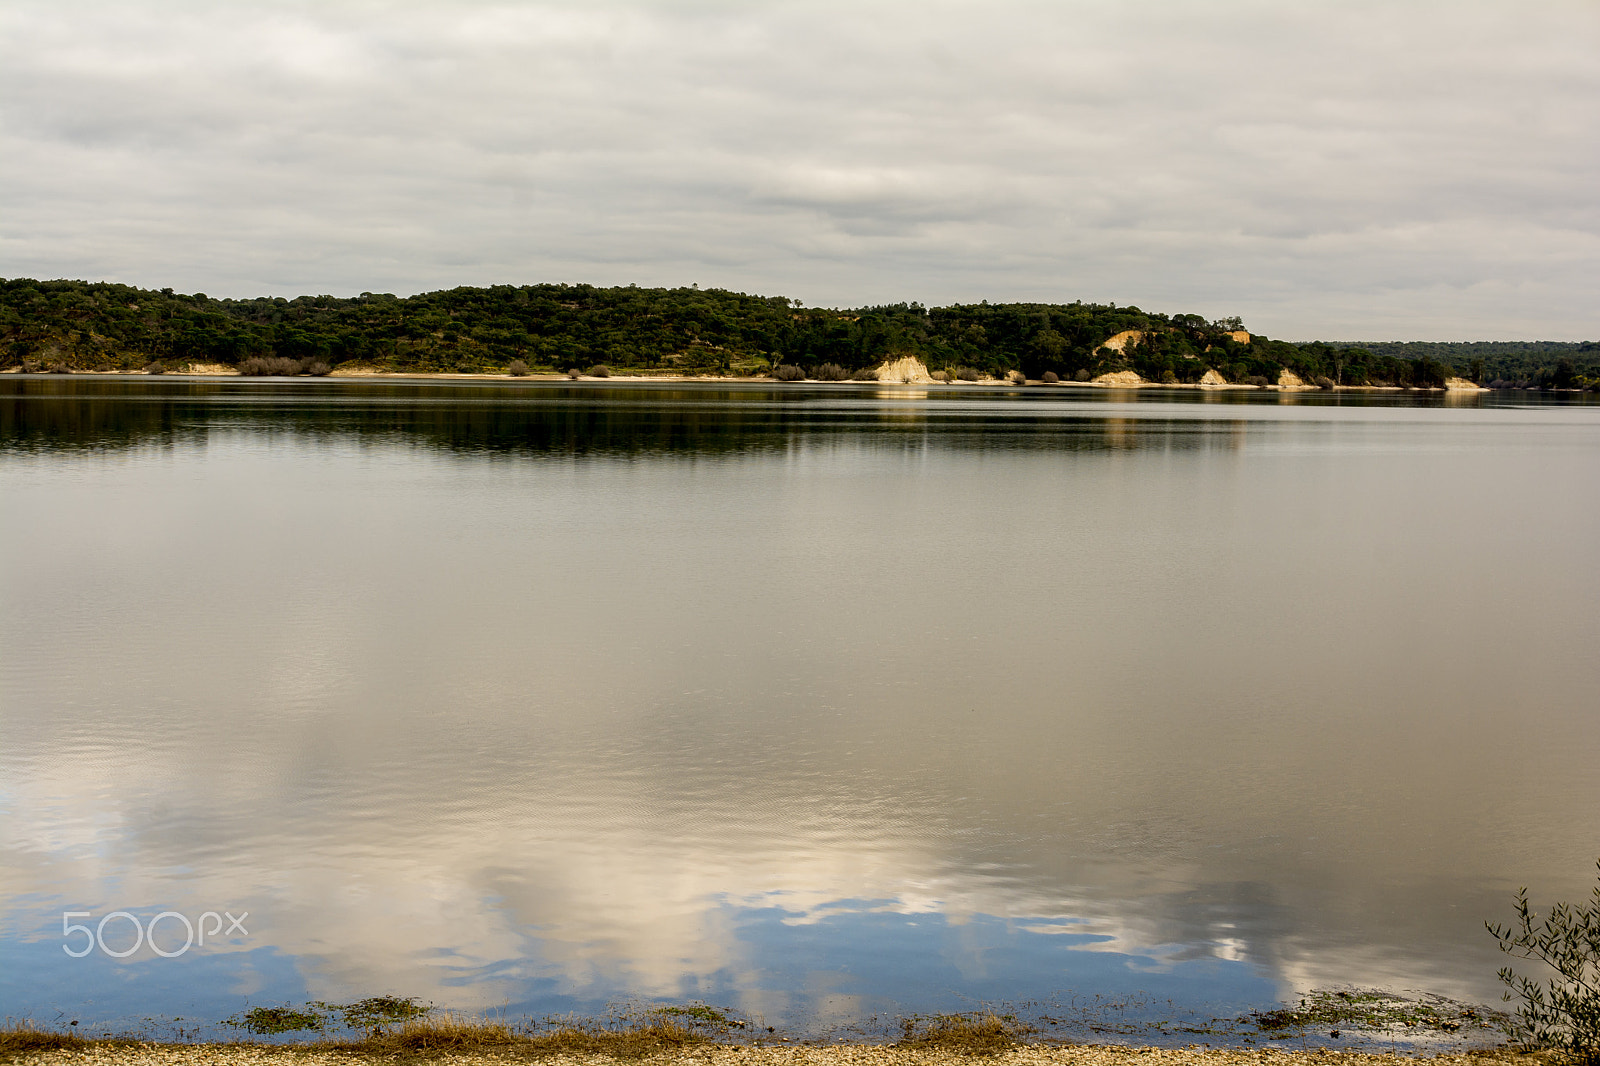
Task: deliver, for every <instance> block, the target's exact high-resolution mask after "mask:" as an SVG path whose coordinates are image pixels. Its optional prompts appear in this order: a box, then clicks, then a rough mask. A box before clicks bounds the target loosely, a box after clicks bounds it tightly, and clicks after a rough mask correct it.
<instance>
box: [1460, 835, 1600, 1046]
mask: <svg viewBox="0 0 1600 1066" xmlns="http://www.w3.org/2000/svg"><path fill="white" fill-rule="evenodd" d="M1595 867H1596V869H1597V870H1600V860H1596V862H1595ZM1516 912H1517V920H1516V924H1515V925H1509V926H1502V925H1500V924H1499V923H1497V922H1485V923H1484V926H1485V927H1486V928H1488V930H1489V935H1491V936H1493V937H1494V938H1495V940H1496V941H1498V942H1499V944H1500V950H1501V951H1503V952H1505V953H1506V954H1508V955H1514V956H1516V957H1517V958H1519V959H1528V960H1530V961H1533V962H1536V963H1540V964H1542V966H1543V967H1548V970H1549V971H1554V973H1555V976H1554V977H1551V978H1549V979H1548V980H1547V981H1545V982H1543V983H1541V982H1539V981H1535V980H1534V979H1533V978H1531V977H1524V976H1522V975H1521V974H1518V973H1516V972H1515V971H1514V970H1512V969H1511V967H1509V966H1505V967H1502V968H1501V970H1500V975H1499V976H1500V980H1501V982H1503V983H1504V984H1505V986H1506V988H1507V991H1506V993H1505V996H1504V997H1503V998H1504V999H1505V1000H1506V1001H1507V1002H1510V1000H1511V997H1512V993H1516V995H1517V997H1518V998H1519V999H1521V1000H1522V1005H1521V1006H1520V1007H1518V1008H1517V1012H1516V1014H1515V1015H1513V1016H1512V1017H1511V1019H1510V1020H1509V1021H1508V1023H1507V1025H1506V1033H1507V1035H1509V1036H1511V1037H1512V1038H1513V1039H1515V1040H1521V1041H1523V1042H1524V1043H1529V1044H1533V1045H1536V1046H1540V1047H1553V1048H1559V1049H1560V1050H1562V1051H1564V1052H1565V1053H1566V1054H1567V1055H1569V1056H1570V1057H1572V1058H1573V1059H1574V1060H1576V1061H1578V1062H1580V1063H1585V1064H1588V1066H1594V1064H1600V884H1597V885H1596V886H1595V888H1594V904H1593V905H1592V906H1587V907H1585V906H1576V907H1575V906H1571V905H1569V904H1566V903H1557V904H1555V905H1554V906H1552V907H1551V908H1550V913H1549V914H1547V915H1546V916H1545V918H1544V921H1543V922H1541V921H1539V916H1538V915H1537V914H1535V913H1534V912H1533V910H1532V909H1531V908H1530V907H1529V906H1528V890H1527V889H1526V888H1522V889H1518V890H1517V901H1516ZM1547 972H1548V971H1547Z"/></svg>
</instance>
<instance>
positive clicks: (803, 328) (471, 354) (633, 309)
mask: <svg viewBox="0 0 1600 1066" xmlns="http://www.w3.org/2000/svg"><path fill="white" fill-rule="evenodd" d="M1119 335H1120V336H1119ZM1113 338H1117V339H1118V340H1117V342H1115V343H1114V344H1113V345H1111V346H1107V344H1106V342H1107V341H1108V340H1112V339H1113ZM1116 343H1120V344H1121V347H1120V348H1118V347H1116ZM1502 348H1503V349H1505V350H1504V351H1502V350H1500V349H1502ZM905 355H914V356H916V357H917V358H919V359H921V360H922V361H923V362H924V363H926V364H927V365H928V366H929V367H931V368H934V369H949V370H951V371H955V370H957V369H960V368H969V369H971V370H975V371H977V372H979V373H987V374H993V375H996V376H998V375H1002V374H1004V373H1006V372H1008V371H1012V370H1016V371H1021V372H1022V373H1024V374H1026V375H1027V376H1028V377H1033V378H1037V377H1041V376H1043V375H1044V374H1045V373H1046V372H1053V373H1055V374H1057V375H1059V376H1060V377H1063V378H1069V377H1077V378H1079V379H1084V378H1087V377H1091V376H1095V375H1098V374H1102V373H1106V372H1110V371H1117V370H1133V371H1136V372H1137V373H1138V374H1139V375H1140V376H1141V377H1143V378H1145V379H1146V380H1150V381H1176V382H1193V381H1198V380H1199V379H1200V378H1201V376H1202V375H1204V374H1205V373H1206V371H1207V370H1215V371H1216V372H1217V373H1219V374H1221V375H1222V376H1223V377H1225V378H1226V379H1227V380H1229V381H1250V380H1257V381H1262V380H1269V381H1276V380H1277V375H1278V373H1279V371H1280V370H1283V369H1288V370H1291V371H1293V372H1294V373H1296V374H1298V375H1299V376H1300V377H1301V378H1303V379H1305V380H1306V381H1308V382H1315V381H1318V380H1319V379H1320V380H1323V381H1326V382H1328V383H1334V382H1337V383H1340V384H1346V385H1361V384H1392V385H1402V386H1418V387H1427V386H1437V385H1439V384H1442V383H1443V381H1444V379H1445V378H1446V377H1447V376H1451V375H1457V374H1459V375H1461V376H1470V377H1473V378H1474V379H1476V380H1480V381H1484V382H1487V381H1488V380H1489V379H1490V378H1491V377H1502V378H1508V379H1509V378H1511V377H1515V378H1516V380H1519V381H1522V380H1526V381H1530V382H1531V381H1534V380H1535V379H1536V378H1538V377H1539V375H1541V374H1543V375H1544V377H1543V380H1544V381H1545V382H1547V383H1555V382H1557V381H1559V382H1562V383H1565V384H1567V385H1569V386H1578V387H1581V386H1586V385H1591V386H1592V385H1600V349H1597V346H1596V345H1594V344H1585V345H1578V344H1566V345H1563V344H1559V343H1556V342H1532V343H1527V344H1522V345H1520V346H1518V345H1510V346H1507V345H1499V346H1496V345H1493V344H1477V345H1438V344H1404V343H1396V344H1383V345H1365V346H1363V345H1358V344H1328V343H1322V342H1314V343H1309V344H1291V343H1288V342H1285V341H1277V340H1270V339H1268V338H1266V337H1262V336H1259V335H1250V334H1248V333H1247V332H1245V331H1244V327H1243V324H1242V323H1241V322H1240V321H1239V320H1238V319H1237V318H1230V319H1220V320H1214V321H1208V320H1206V319H1204V318H1203V317H1201V316H1199V315H1193V314H1177V315H1166V314H1161V313H1158V312H1152V311H1145V310H1141V309H1140V308H1138V307H1119V306H1117V305H1115V304H1086V303H1082V302H1074V303H1070V304H1045V303H1003V304H1002V303H997V304H991V303H988V302H983V303H977V304H955V305H951V306H948V307H931V308H930V307H923V306H922V305H921V304H917V303H908V304H893V305H889V306H881V307H861V308H855V309H849V310H835V309H824V308H808V307H803V306H801V305H800V304H799V303H797V302H796V301H792V300H789V299H787V298H785V297H782V296H752V295H747V294H744V293H736V292H730V291H727V290H724V289H699V288H694V287H690V288H678V289H646V288H638V287H636V286H632V285H630V286H627V287H617V288H599V287H596V286H592V285H553V284H547V285H521V286H517V285H494V286H490V287H487V288H471V287H461V288H455V289H447V290H443V291H440V292H430V293H422V294H420V295H417V296H410V297H396V296H392V295H389V294H384V293H362V294H361V295H360V296H355V297H349V298H339V297H333V296H301V297H297V298H295V299H292V300H290V299H284V298H282V297H259V298H256V299H248V300H232V299H213V298H211V297H209V296H207V295H205V294H204V293H193V294H187V295H186V294H183V293H176V292H173V291H172V290H171V289H162V290H160V291H153V290H148V289H138V288H132V287H130V286H126V285H116V284H111V283H106V282H86V281H36V280H32V279H27V278H14V279H10V280H0V369H11V368H25V369H32V370H45V369H61V370H114V369H123V370H134V369H140V368H143V367H145V366H146V365H148V364H151V363H155V364H158V365H160V366H162V367H166V368H171V369H178V368H179V367H181V366H182V365H185V364H188V363H194V362H203V363H223V364H229V365H233V366H240V365H249V364H250V363H251V361H252V360H256V361H258V365H266V364H259V361H261V360H292V361H294V362H295V364H296V365H297V366H299V367H302V368H305V367H316V368H317V369H318V370H321V369H322V368H323V367H327V368H333V367H338V366H340V365H344V364H354V365H361V366H369V367H372V368H375V369H380V370H393V371H459V372H483V371H491V372H492V371H504V370H505V369H506V368H507V367H508V366H511V365H513V364H514V363H517V362H518V361H520V362H521V363H522V364H526V365H528V366H529V367H530V368H532V369H535V370H537V369H550V370H565V369H568V368H574V367H589V366H593V365H596V364H602V365H606V366H608V367H610V368H612V369H615V370H619V371H626V372H630V373H699V374H708V373H709V374H716V373H724V374H743V375H749V374H761V373H766V372H769V371H770V370H771V369H772V368H773V367H776V366H778V365H780V364H790V365H799V366H803V367H808V368H809V367H817V366H821V365H825V364H832V365H833V366H835V367H839V368H842V369H844V370H846V371H849V370H856V369H864V368H867V367H871V366H875V365H877V364H879V363H882V362H884V361H885V360H887V359H893V358H898V357H900V356H905ZM274 365H280V364H274ZM281 365H287V364H281Z"/></svg>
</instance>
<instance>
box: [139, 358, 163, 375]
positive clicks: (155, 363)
mask: <svg viewBox="0 0 1600 1066" xmlns="http://www.w3.org/2000/svg"><path fill="white" fill-rule="evenodd" d="M144 372H145V373H146V374H165V373H166V372H167V368H166V366H165V365H163V364H162V363H161V362H160V361H159V360H151V361H150V363H148V364H147V365H146V366H145V368H144Z"/></svg>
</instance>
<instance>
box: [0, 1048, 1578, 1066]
mask: <svg viewBox="0 0 1600 1066" xmlns="http://www.w3.org/2000/svg"><path fill="white" fill-rule="evenodd" d="M1409 1058H1411V1057H1410V1056H1406V1055H1403V1054H1398V1055H1397V1054H1394V1053H1389V1054H1383V1055H1372V1054H1364V1053H1358V1052H1343V1051H1328V1050H1318V1051H1300V1050H1279V1049H1277V1048H1263V1049H1249V1050H1243V1049H1231V1050H1222V1049H1215V1048H1199V1047H1195V1048H1130V1047H1109V1046H1094V1045H1069V1046H1045V1045H1021V1046H1017V1047H1014V1048H1012V1049H1010V1050H1008V1051H1003V1052H1000V1053H999V1054H994V1055H982V1056H975V1055H970V1054H962V1053H959V1052H954V1051H949V1050H945V1049H940V1048H907V1047H895V1046H881V1045H870V1044H849V1045H832V1046H825V1047H818V1046H805V1045H798V1046H792V1047H730V1046H726V1045H708V1046H702V1047H693V1048H684V1049H679V1050H674V1051H671V1052H666V1053H663V1054H660V1055H657V1056H652V1057H650V1058H648V1059H644V1060H637V1061H642V1062H652V1063H663V1062H671V1063H682V1064H685V1066H957V1064H960V1066H1395V1064H1396V1062H1397V1061H1399V1060H1406V1059H1409ZM11 1061H12V1062H14V1063H17V1064H19V1066H21V1064H26V1066H98V1064H106V1066H111V1064H116V1066H355V1064H359V1063H367V1062H374V1063H376V1062H399V1061H411V1062H422V1061H427V1062H439V1063H449V1064H453V1066H478V1064H483V1066H489V1064H495V1066H503V1064H505V1063H508V1062H524V1061H538V1062H539V1063H541V1064H543V1066H616V1063H617V1062H618V1061H619V1060H618V1059H615V1058H612V1057H610V1056H605V1055H560V1054H555V1055H551V1054H542V1055H538V1056H529V1055H528V1054H526V1053H520V1054H519V1053H518V1052H516V1051H514V1050H509V1049H508V1050H505V1051H497V1052H493V1051H476V1052H471V1053H446V1054H438V1055H404V1056H402V1055H396V1054H394V1053H374V1052H363V1051H349V1050H324V1049H317V1048H289V1047H274V1046H265V1045H260V1044H114V1045H113V1044H93V1045H89V1046H85V1047H82V1048H73V1049H68V1050H54V1051H39V1052H30V1053H24V1054H20V1055H17V1056H16V1057H15V1058H13V1059H12V1060H11ZM1417 1061H1423V1062H1426V1063H1427V1064H1428V1066H1552V1064H1553V1063H1554V1059H1553V1058H1552V1057H1551V1056H1550V1055H1549V1054H1548V1053H1533V1054H1530V1053H1525V1052H1516V1051H1511V1050H1507V1049H1503V1048H1497V1049H1490V1050H1483V1051H1470V1052H1454V1053H1449V1054H1438V1055H1424V1056H1419V1057H1417Z"/></svg>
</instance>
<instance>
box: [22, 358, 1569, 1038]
mask: <svg viewBox="0 0 1600 1066" xmlns="http://www.w3.org/2000/svg"><path fill="white" fill-rule="evenodd" d="M1597 633H1600V406H1596V405H1595V404H1594V403H1592V402H1590V403H1583V402H1578V401H1559V400H1552V399H1549V398H1540V397H1539V396H1537V395H1535V394H1531V393H1489V394H1468V395H1464V396H1455V395H1452V396H1448V397H1443V396H1438V395H1432V396H1416V397H1408V396H1402V395H1382V394H1371V395H1351V394H1340V395H1330V394H1325V393H1306V394H1293V393H1284V394H1268V393H1239V392H1219V393H1209V394H1200V393H1198V392H1195V391H1188V392H1182V391H1175V390H1174V391H1165V392H1163V391H1155V390H1152V391H1146V392H1101V391H1097V390H1087V389H1072V388H1045V387H1030V388H1014V389H1007V388H999V387H983V388H980V387H975V386H969V387H938V386H935V387H930V388H927V389H922V388H913V387H900V386H894V387H878V386H871V385H834V386H818V385H809V386H808V385H794V386H764V385H738V384H729V385H726V386H722V385H714V384H703V385H702V384H693V385H668V384H639V383H628V382H620V381H613V382H608V383H588V382H586V383H583V384H577V385H569V384H564V383H562V384H557V383H550V382H518V383H476V382H473V383H461V384H455V383H440V382H436V381H432V382H402V381H389V380H385V381H380V382H356V381H309V380H306V381H293V382H290V381H274V380H241V379H209V380H200V379H175V378H170V377H169V378H127V379H117V378H88V377H23V376H20V375H19V376H6V377H4V378H0V731H3V744H0V857H3V861H0V866H3V874H0V876H3V882H0V954H3V957H4V960H5V964H4V966H0V1013H3V1014H4V1015H6V1016H8V1017H12V1018H24V1017H31V1018H33V1019H35V1020H37V1021H38V1022H40V1023H41V1024H48V1025H61V1024H65V1021H66V1020H67V1019H72V1020H79V1021H80V1022H81V1026H80V1029H89V1030H91V1031H97V1032H103V1031H123V1030H127V1029H130V1028H138V1027H139V1026H141V1025H146V1026H148V1025H151V1024H155V1025H158V1026H170V1027H175V1028H178V1029H182V1028H183V1027H184V1026H189V1027H190V1028H194V1027H196V1026H198V1027H199V1028H200V1029H201V1030H203V1031H207V1032H209V1031H212V1030H210V1029H208V1028H207V1027H209V1026H212V1025H213V1024H214V1023H215V1022H217V1021H219V1020H220V1019H222V1018H224V1017H226V1016H228V1015H230V1014H233V1013H234V1012H237V1011H239V1010H241V1009H243V1008H244V1007H246V1006H255V1005H263V1004H265V1005H274V1004H285V1003H299V1002H302V1001H305V1000H308V999H319V1000H329V1001H336V1002H344V1001H348V1000H351V999H356V998H360V997H365V996H374V995H379V994H393V995H399V996H415V997H419V998H420V999H422V1000H425V1001H430V1002H433V1003H437V1004H440V1005H442V1006H447V1007H452V1008H460V1009H465V1010H496V1009H499V1010H503V1011H504V1012H505V1013H506V1014H507V1015H508V1016H511V1017H520V1016H523V1015H527V1016H532V1017H543V1016H547V1015H551V1014H558V1013H563V1012H578V1013H580V1014H595V1013H599V1012H602V1011H604V1010H605V1009H606V1008H607V1005H608V1004H609V1005H613V1006H615V1005H617V1004H622V1003H633V1004H641V1003H642V1004H649V1003H655V1002H672V1003H682V1002H687V1001H697V1000H703V1001H705V1002H707V1003H712V1004H714V1005H718V1006H722V1007H726V1008H729V1009H734V1010H738V1011H742V1012H745V1013H746V1014H747V1015H749V1016H750V1017H751V1018H752V1019H753V1020H755V1021H756V1022H758V1023H759V1024H761V1025H772V1026H773V1027H774V1028H775V1029H778V1030H780V1031H782V1032H785V1033H789V1034H793V1035H799V1036H807V1035H810V1036H818V1035H827V1034H832V1033H839V1032H852V1031H863V1032H875V1031H877V1030H875V1029H873V1026H880V1027H881V1026H882V1025H883V1024H885V1019H893V1018H895V1017H899V1016H901V1015H906V1014H911V1013H928V1012H935V1011H962V1010H972V1009H976V1008H978V1007H980V1006H1001V1005H1019V1006H1018V1007H1017V1009H1026V1010H1032V1011H1034V1012H1035V1013H1041V1012H1042V1013H1049V1012H1051V1011H1053V1012H1055V1015H1056V1016H1063V1017H1064V1016H1065V1013H1063V1012H1066V1013H1072V1012H1076V1013H1074V1014H1073V1017H1074V1018H1077V1019H1078V1020H1079V1021H1080V1022H1082V1021H1085V1019H1087V1020H1088V1021H1090V1022H1092V1021H1094V1019H1100V1021H1101V1022H1104V1024H1105V1025H1108V1026H1111V1027H1112V1028H1113V1029H1115V1028H1116V1026H1119V1025H1121V1026H1132V1027H1133V1029H1124V1030H1121V1031H1122V1032H1125V1033H1127V1032H1133V1031H1134V1029H1137V1027H1139V1026H1148V1025H1150V1024H1152V1023H1155V1022H1161V1021H1162V1020H1163V1019H1166V1020H1168V1021H1170V1020H1171V1019H1173V1018H1189V1017H1194V1018H1210V1017H1213V1016H1219V1017H1220V1016H1224V1015H1228V1014H1230V1013H1231V1014H1237V1013H1239V1012H1241V1011H1244V1010H1249V1009H1255V1008H1260V1007H1264V1006H1268V1005H1270V1004H1272V1003H1273V1002H1275V1001H1277V1000H1279V999H1281V998H1285V997H1290V996H1293V995H1294V994H1296V993H1299V992H1304V991H1306V990H1309V989H1314V988H1327V987H1334V986H1346V985H1355V986H1362V987H1369V986H1371V987H1384V988H1390V989H1396V990H1401V989H1411V990H1419V991H1426V992H1433V993H1439V994H1443V995H1448V996H1452V997H1457V998H1462V999H1466V1000H1469V1001H1474V1002H1493V1001H1497V1000H1498V996H1499V985H1498V982H1497V981H1496V979H1495V970H1496V968H1497V967H1498V966H1499V965H1500V964H1501V961H1502V960H1501V956H1500V955H1499V953H1498V951H1497V949H1496V947H1495V945H1494V942H1493V941H1492V939H1491V938H1490V937H1489V936H1488V935H1487V933H1486V932H1485V931H1484V929H1483V921H1484V919H1486V918H1493V919H1497V920H1508V919H1509V918H1510V917H1511V913H1512V912H1511V902H1512V896H1513V893H1514V891H1515V890H1516V888H1517V887H1518V886H1519V885H1528V886H1530V887H1531V889H1532V894H1533V898H1534V900H1535V902H1536V903H1548V902H1549V901H1550V900H1553V899H1568V900H1573V901H1577V900H1579V899H1582V898H1586V897H1587V895H1588V892H1589V890H1590V888H1591V887H1592V886H1593V884H1594V875H1595V868H1594V862H1595V858H1596V856H1597V855H1600V695H1597V694H1600V645H1597V642H1596V634H1597ZM115 912H124V913H123V914H122V915H120V916H118V915H116V913H115ZM163 912H170V913H168V914H167V915H166V916H165V917H163V918H161V919H160V920H159V921H157V922H156V923H155V931H154V932H152V933H151V934H150V935H149V936H145V935H144V934H145V930H147V929H149V928H150V927H151V923H152V920H154V919H156V918H157V916H158V915H161V914H163ZM207 914H210V915H212V916H213V917H204V916H205V915H207ZM63 915H69V916H68V917H65V918H64V917H63ZM223 915H227V916H228V917H227V918H226V919H225V918H224V917H223ZM241 915H247V917H244V918H240V916H241ZM108 916H111V917H108ZM235 920H237V921H238V924H237V926H232V925H230V923H232V922H234V921H235ZM73 925H78V926H82V927H83V928H81V929H77V930H71V929H68V928H67V927H70V926H73ZM196 926H198V928H199V930H200V931H201V932H205V933H207V935H208V939H206V941H205V942H204V943H203V944H201V943H198V942H193V937H192V936H191V937H190V938H189V939H188V940H186V930H188V931H189V932H190V933H191V934H192V932H193V930H194V928H195V927H196ZM213 926H215V927H216V928H213ZM136 928H137V929H138V935H137V937H136V933H135V929H136ZM64 929H65V930H67V931H66V932H65V933H64ZM241 930H243V931H241ZM97 934H98V939H97ZM186 944H187V946H186ZM130 949H132V950H130ZM180 949H182V950H180ZM78 955H81V956H82V957H76V956H78ZM119 956H120V957H119ZM152 1019H153V1020H154V1021H151V1020H152ZM177 1019H184V1021H181V1022H180V1021H177ZM1085 1024H1088V1022H1085ZM1097 1024H1098V1023H1097ZM1151 1032H1153V1030H1149V1029H1145V1030H1140V1033H1141V1034H1142V1035H1136V1036H1135V1037H1134V1038H1136V1039H1139V1040H1141V1041H1143V1040H1149V1039H1152V1037H1151V1035H1150V1034H1151ZM1115 1035H1116V1034H1115V1033H1113V1034H1111V1036H1115ZM1159 1035H1160V1034H1159V1033H1157V1036H1159ZM1099 1038H1111V1037H1108V1036H1102V1037H1099ZM1188 1039H1195V1038H1193V1037H1190V1038H1188ZM1208 1039H1209V1038H1208Z"/></svg>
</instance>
